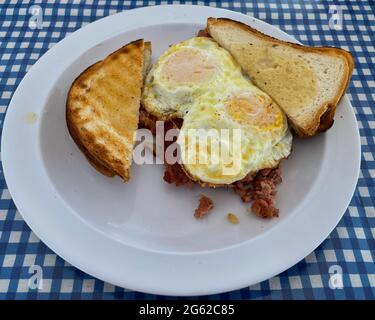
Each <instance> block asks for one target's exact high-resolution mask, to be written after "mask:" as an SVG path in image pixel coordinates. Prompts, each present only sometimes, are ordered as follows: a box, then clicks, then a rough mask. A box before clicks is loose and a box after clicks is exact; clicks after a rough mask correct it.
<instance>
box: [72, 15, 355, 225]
mask: <svg viewBox="0 0 375 320" xmlns="http://www.w3.org/2000/svg"><path fill="white" fill-rule="evenodd" d="M150 60H151V44H150V43H148V42H144V41H143V40H138V41H135V42H132V43H130V44H128V45H126V46H124V47H122V48H121V49H119V50H118V51H116V52H114V53H112V54H111V55H109V56H108V57H107V58H105V59H104V60H102V61H100V62H98V63H96V64H94V65H93V66H91V67H89V68H88V69H87V70H86V71H84V72H83V73H82V74H81V75H80V76H79V77H78V78H77V79H76V80H75V81H74V83H73V85H72V87H71V89H70V91H69V94H68V100H67V124H68V128H69V131H70V134H71V136H72V137H73V139H74V141H75V142H76V144H77V145H78V146H79V148H80V149H81V150H82V151H83V153H84V154H85V155H86V157H87V159H88V160H89V161H90V162H91V163H92V164H93V165H94V167H96V168H97V169H98V170H99V171H100V172H102V173H103V174H105V175H108V176H113V175H119V176H120V177H122V178H123V179H124V180H125V181H127V180H129V178H130V166H131V163H132V151H133V147H134V142H135V132H136V130H137V129H138V127H139V128H147V129H149V130H151V132H152V134H154V135H155V133H156V131H157V130H156V127H157V122H158V121H163V123H164V127H165V128H166V129H172V128H173V129H178V136H177V137H176V139H175V140H173V141H171V140H168V139H166V138H165V141H164V146H165V147H166V148H164V150H166V149H167V147H168V146H170V145H172V144H174V145H175V146H176V147H177V149H176V150H177V153H178V155H179V157H178V161H177V162H174V163H170V162H169V161H168V159H167V158H168V154H167V151H165V154H164V153H163V155H162V157H163V160H165V173H164V180H165V181H166V182H168V183H170V184H175V185H176V186H181V185H194V184H197V185H200V186H202V187H209V188H216V187H226V188H229V189H232V190H234V192H236V193H237V194H238V195H239V196H240V197H241V199H242V201H243V202H246V203H250V202H251V203H252V204H251V207H250V208H251V211H252V212H254V213H255V214H256V215H258V216H260V217H263V218H272V217H276V216H278V209H277V208H276V206H275V205H276V203H275V202H276V201H275V197H276V187H277V185H278V184H280V183H281V180H282V179H281V171H280V162H281V160H283V159H286V158H288V156H289V155H290V153H291V151H292V140H293V135H297V136H301V137H308V136H314V135H316V134H318V133H320V132H323V131H325V130H327V129H329V128H330V127H331V126H332V124H333V118H334V114H335V110H336V106H337V104H338V102H339V100H340V99H341V97H342V96H343V94H344V92H345V89H346V87H347V85H348V82H349V79H350V76H351V73H352V70H353V59H352V57H351V55H350V53H348V52H346V51H344V50H342V49H338V48H328V47H325V48H312V47H304V46H301V45H297V44H292V43H289V42H285V41H281V40H277V39H274V38H271V37H269V36H267V35H264V34H262V33H260V32H259V31H257V30H255V29H253V28H251V27H249V26H247V25H244V24H242V23H240V22H237V21H233V20H229V19H221V18H209V19H208V20H207V26H206V29H205V30H202V31H200V32H199V33H198V35H197V36H195V37H192V38H190V39H187V40H184V41H182V42H180V43H177V44H173V45H171V46H170V47H169V48H168V49H167V50H166V51H165V52H164V53H163V54H162V55H161V56H160V57H159V58H158V60H157V61H156V62H155V64H154V65H153V66H152V67H150V68H149V65H150ZM163 140H164V139H163ZM167 140H168V141H167ZM212 208H213V202H212V200H211V199H210V198H208V197H206V196H204V195H202V196H201V198H200V199H199V205H198V208H197V209H196V210H195V214H194V215H195V217H196V218H197V219H200V218H202V217H204V216H206V215H207V214H208V213H209V212H210V211H211V209H212ZM227 219H228V220H229V221H231V222H232V223H233V224H236V223H238V218H237V217H236V216H235V215H234V214H232V215H230V216H228V217H227Z"/></svg>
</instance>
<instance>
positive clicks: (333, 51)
mask: <svg viewBox="0 0 375 320" xmlns="http://www.w3.org/2000/svg"><path fill="white" fill-rule="evenodd" d="M213 25H226V26H228V25H232V26H234V27H236V28H239V29H242V30H244V31H246V32H251V33H252V34H254V35H256V36H257V37H259V38H261V39H265V40H267V41H269V42H273V43H275V44H282V45H287V46H290V47H292V48H296V49H299V50H303V51H305V52H313V53H317V52H320V53H324V54H327V53H329V54H330V55H333V56H340V57H343V58H344V59H345V61H346V64H347V70H346V71H347V72H346V76H345V81H343V82H342V85H341V87H340V88H339V91H338V94H337V95H336V97H335V98H334V99H333V100H332V101H329V102H328V103H327V104H325V105H323V106H321V110H320V112H317V115H316V119H314V121H313V123H314V126H311V127H309V128H304V129H302V128H298V127H297V126H294V130H295V132H296V133H297V134H298V135H299V136H303V137H304V136H313V135H315V134H317V133H319V132H323V131H325V130H327V129H329V128H330V127H331V126H332V124H333V121H334V115H335V110H336V106H337V104H338V103H339V101H340V100H341V98H342V96H343V95H344V93H345V91H346V89H347V87H348V84H349V80H350V77H351V74H352V72H353V68H354V60H353V57H352V55H351V53H350V52H347V51H345V50H343V49H341V48H334V47H305V46H303V45H300V44H296V43H291V42H287V41H283V40H279V39H276V38H273V37H271V36H268V35H265V34H263V33H261V32H260V31H258V30H256V29H254V28H252V27H250V26H248V25H246V24H244V23H242V22H238V21H234V20H231V19H227V18H208V19H207V30H206V31H207V33H208V34H210V27H211V26H213ZM201 34H205V32H203V31H201Z"/></svg>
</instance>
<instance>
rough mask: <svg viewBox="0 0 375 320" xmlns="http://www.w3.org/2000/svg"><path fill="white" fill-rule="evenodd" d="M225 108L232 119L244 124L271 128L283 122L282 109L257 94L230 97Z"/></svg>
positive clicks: (279, 125) (277, 126)
mask: <svg viewBox="0 0 375 320" xmlns="http://www.w3.org/2000/svg"><path fill="white" fill-rule="evenodd" d="M226 110H227V112H228V113H229V115H230V116H231V118H232V119H233V120H235V121H236V122H238V123H240V124H242V125H245V126H256V127H258V128H262V129H271V128H279V127H281V126H282V123H283V115H282V111H281V110H280V109H279V108H278V107H277V106H276V105H274V104H273V103H269V102H267V101H266V100H265V98H264V97H262V96H258V95H251V96H246V97H234V98H231V99H229V100H228V101H227V102H226Z"/></svg>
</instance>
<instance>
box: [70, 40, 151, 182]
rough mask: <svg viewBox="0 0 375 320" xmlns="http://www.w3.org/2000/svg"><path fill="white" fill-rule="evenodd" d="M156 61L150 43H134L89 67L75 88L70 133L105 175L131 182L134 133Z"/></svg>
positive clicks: (93, 163) (75, 84)
mask: <svg viewBox="0 0 375 320" xmlns="http://www.w3.org/2000/svg"><path fill="white" fill-rule="evenodd" d="M150 58H151V44H150V43H148V42H144V41H143V40H137V41H134V42H131V43H129V44H127V45H126V46H124V47H122V48H120V49H119V50H117V51H115V52H114V53H112V54H111V55H109V56H108V57H107V58H105V59H104V60H102V61H99V62H97V63H95V64H94V65H92V66H90V67H89V68H87V69H86V70H85V71H84V72H83V73H81V74H80V75H79V77H78V78H77V79H76V80H75V81H74V82H73V84H72V86H71V88H70V90H69V93H68V98H67V103H66V122H67V125H68V129H69V132H70V134H71V136H72V138H73V139H74V141H75V142H76V144H77V145H78V147H79V148H80V149H81V151H82V152H83V153H84V154H85V156H86V157H87V159H88V161H89V162H90V163H91V164H92V165H93V166H94V167H95V168H96V169H97V170H98V171H100V172H101V173H103V174H104V175H107V176H114V175H118V176H120V177H121V178H122V179H124V180H125V181H127V180H129V178H130V166H131V164H132V154H133V146H134V139H133V135H134V133H135V131H136V130H137V128H138V118H139V107H140V99H141V89H142V83H143V77H144V74H145V73H146V72H147V68H148V66H149V64H150Z"/></svg>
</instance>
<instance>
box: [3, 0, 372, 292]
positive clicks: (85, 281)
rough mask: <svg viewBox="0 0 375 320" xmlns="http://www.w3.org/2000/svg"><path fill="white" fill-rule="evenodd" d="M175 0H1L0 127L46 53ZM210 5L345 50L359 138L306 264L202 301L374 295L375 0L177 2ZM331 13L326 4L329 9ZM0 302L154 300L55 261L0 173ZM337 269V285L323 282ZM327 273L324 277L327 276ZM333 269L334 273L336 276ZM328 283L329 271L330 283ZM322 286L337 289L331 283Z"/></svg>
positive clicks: (309, 42) (58, 259)
mask: <svg viewBox="0 0 375 320" xmlns="http://www.w3.org/2000/svg"><path fill="white" fill-rule="evenodd" d="M160 3H162V4H166V3H178V2H176V1H173V2H172V1H146V0H144V1H108V2H105V1H92V0H91V1H72V0H65V1H19V2H17V1H3V0H1V1H0V41H1V44H0V51H1V58H0V75H1V77H0V117H1V124H2V123H3V119H4V115H5V112H6V108H7V106H8V104H9V102H10V99H11V97H12V94H13V92H14V91H15V89H16V88H17V85H18V84H19V82H20V81H21V79H22V78H23V77H24V75H25V73H26V72H27V70H28V69H29V68H30V66H32V65H33V64H34V63H35V62H36V61H37V60H38V59H39V58H40V57H41V56H42V55H43V54H44V53H45V52H46V51H47V50H48V49H49V48H50V47H52V46H53V45H54V44H55V43H57V42H58V41H59V40H61V39H63V38H64V37H66V36H67V35H68V34H69V33H71V32H73V31H75V30H77V29H79V28H80V27H82V26H83V25H85V24H87V23H90V22H92V21H95V20H97V19H99V18H102V17H104V16H107V15H111V14H115V13H116V12H120V11H123V10H128V9H131V8H135V7H141V6H146V5H158V4H160ZM181 3H188V4H191V3H193V4H200V5H210V6H218V7H223V8H228V9H231V10H235V11H239V12H242V13H244V14H248V15H253V16H255V17H256V18H260V19H262V20H264V21H266V22H268V23H270V24H272V25H274V26H277V27H279V28H281V29H282V30H285V31H286V32H287V33H289V34H291V35H293V36H295V37H296V38H297V39H299V40H300V41H302V42H303V43H305V44H308V45H324V46H326V45H332V46H339V47H342V48H344V49H347V50H350V51H351V52H352V53H353V55H354V57H355V64H356V69H355V70H354V74H353V78H352V81H351V83H350V87H349V90H348V94H349V97H350V100H351V101H352V104H353V107H354V108H355V112H356V116H357V120H358V125H359V128H360V134H361V142H362V165H361V173H360V178H359V182H358V187H357V190H356V192H355V194H354V197H353V199H352V201H351V203H350V206H349V208H348V210H347V211H346V213H345V215H344V217H343V219H342V220H341V221H340V223H339V225H338V226H337V228H336V229H335V230H334V231H333V232H332V233H331V235H330V236H329V238H328V239H327V240H325V241H324V242H323V244H322V245H320V246H319V248H317V249H316V250H315V252H313V253H311V254H310V255H309V256H308V257H307V258H306V259H304V260H303V261H302V262H300V263H298V264H297V265H295V266H294V267H292V268H290V269H289V270H287V271H285V272H283V273H282V274H280V275H279V276H277V277H274V278H272V279H270V280H268V281H264V282H262V283H260V284H257V285H254V286H251V287H250V288H249V287H248V288H243V289H241V290H237V291H233V292H229V293H224V294H219V295H212V296H208V297H203V298H208V299H251V298H255V299H373V298H374V296H375V265H374V258H375V242H374V236H375V209H374V201H375V188H374V180H373V178H374V177H375V161H374V154H375V149H374V143H375V139H374V133H375V117H374V112H375V111H374V110H375V109H374V99H375V81H374V70H375V49H374V39H375V14H374V8H375V4H374V2H373V1H319V0H315V1H313V0H311V1H297V0H289V1H281V0H278V1H275V0H273V1H255V0H253V1H236V2H227V1H222V0H220V1H192V2H191V1H181ZM34 4H38V5H40V6H41V8H42V10H43V25H42V26H43V28H42V29H35V30H32V29H30V28H29V19H30V17H31V15H30V13H29V9H30V7H31V6H32V5H34ZM333 4H336V5H338V6H340V8H341V9H342V14H343V28H342V30H335V29H331V28H330V27H329V19H330V17H332V13H333V12H330V5H333ZM331 10H332V7H331ZM0 184H1V185H0V187H1V189H2V190H1V199H0V299H157V298H161V299H163V298H166V297H160V296H154V295H148V294H142V293H137V292H132V291H129V290H124V289H122V288H118V287H114V286H112V285H110V284H107V283H103V282H102V281H100V280H97V279H95V278H92V277H91V276H89V275H87V274H85V273H83V272H81V271H79V270H77V269H76V268H74V267H72V266H71V265H69V264H67V263H66V262H64V261H63V260H62V259H61V258H59V257H58V256H56V255H55V254H54V253H53V252H52V251H51V250H50V249H49V248H47V246H46V245H44V244H43V243H42V242H41V241H40V240H39V239H38V238H37V237H36V236H35V234H34V233H33V232H31V231H30V229H29V227H28V226H27V225H26V224H25V222H24V221H23V220H22V218H21V216H20V214H19V212H18V211H17V209H16V207H15V205H14V203H13V201H12V199H11V197H10V195H9V192H8V190H7V186H6V183H5V180H4V176H3V173H2V171H1V172H0ZM32 265H40V266H41V267H42V268H43V277H44V280H43V289H41V290H37V289H30V288H29V286H28V281H29V278H30V276H31V274H30V273H29V268H30V266H32ZM337 267H339V268H341V271H342V285H343V288H342V289H339V288H336V289H332V288H330V286H329V279H330V277H332V275H333V273H334V272H337V269H336V268H337ZM330 272H331V273H330ZM339 273H340V270H339ZM331 279H337V278H335V276H334V275H333V278H331ZM331 284H333V285H334V286H336V287H337V286H339V287H340V281H338V282H337V281H336V282H335V281H333V282H332V283H331Z"/></svg>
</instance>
